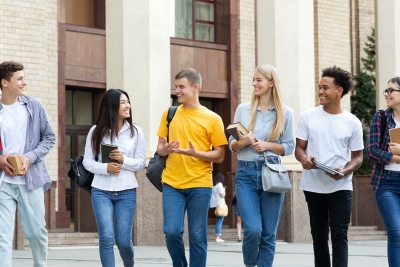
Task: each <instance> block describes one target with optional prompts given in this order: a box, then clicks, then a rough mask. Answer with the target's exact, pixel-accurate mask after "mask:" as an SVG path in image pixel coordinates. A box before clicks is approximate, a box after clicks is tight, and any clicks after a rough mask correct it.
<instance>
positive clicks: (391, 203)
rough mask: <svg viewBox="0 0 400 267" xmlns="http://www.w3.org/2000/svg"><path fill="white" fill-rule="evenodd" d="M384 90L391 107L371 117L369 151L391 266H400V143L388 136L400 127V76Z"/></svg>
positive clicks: (388, 104)
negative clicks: (373, 166)
mask: <svg viewBox="0 0 400 267" xmlns="http://www.w3.org/2000/svg"><path fill="white" fill-rule="evenodd" d="M383 94H384V96H385V99H386V103H387V107H388V109H386V110H385V112H384V113H385V115H386V116H382V115H381V113H380V112H379V111H378V112H377V113H376V114H375V116H374V118H373V119H372V122H371V127H370V134H369V136H368V141H367V155H368V158H369V159H371V160H372V161H374V162H375V169H374V173H373V174H372V177H371V184H372V188H373V190H374V191H375V193H376V194H375V197H376V203H377V204H378V208H379V211H380V213H381V215H382V218H383V221H384V223H385V226H386V231H387V235H388V262H389V266H400V144H397V143H393V142H391V140H390V136H389V129H393V128H400V77H395V78H392V79H390V80H389V82H388V84H387V89H386V90H384V91H383ZM383 120H386V127H385V129H384V130H383V129H382V131H381V128H383V127H384V125H385V122H384V121H383ZM381 133H383V135H382V134H381Z"/></svg>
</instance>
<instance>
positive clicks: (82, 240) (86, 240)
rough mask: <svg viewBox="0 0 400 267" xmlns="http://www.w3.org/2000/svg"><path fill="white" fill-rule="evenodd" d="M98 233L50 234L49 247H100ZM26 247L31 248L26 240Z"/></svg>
mask: <svg viewBox="0 0 400 267" xmlns="http://www.w3.org/2000/svg"><path fill="white" fill-rule="evenodd" d="M98 245H99V238H98V235H97V233H75V232H68V233H54V232H49V247H63V246H64V247H65V246H98ZM24 247H25V248H29V241H28V240H27V239H26V238H25V239H24Z"/></svg>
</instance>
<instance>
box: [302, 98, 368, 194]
mask: <svg viewBox="0 0 400 267" xmlns="http://www.w3.org/2000/svg"><path fill="white" fill-rule="evenodd" d="M296 138H298V139H301V140H304V141H308V143H307V149H306V154H307V155H308V156H313V157H315V158H316V159H317V160H318V161H319V162H321V163H322V164H325V165H328V166H330V167H332V168H343V167H344V166H345V165H346V164H347V163H348V162H349V161H350V151H359V150H363V149H364V142H363V134H362V125H361V122H360V120H359V119H358V118H357V117H356V116H354V115H353V114H351V113H350V112H348V111H346V110H343V112H342V113H340V114H329V113H327V112H325V111H324V109H323V107H322V106H319V107H316V108H312V109H309V110H307V111H305V112H303V113H302V114H301V116H300V119H299V124H298V126H297V133H296ZM352 177H353V174H349V175H347V176H345V177H343V178H342V179H340V180H337V181H336V180H334V179H332V178H331V177H329V176H328V175H326V174H325V172H324V171H322V170H319V169H312V170H305V169H303V173H302V176H301V182H300V189H301V190H305V191H310V192H315V193H333V192H336V191H339V190H353V185H352V182H351V179H352Z"/></svg>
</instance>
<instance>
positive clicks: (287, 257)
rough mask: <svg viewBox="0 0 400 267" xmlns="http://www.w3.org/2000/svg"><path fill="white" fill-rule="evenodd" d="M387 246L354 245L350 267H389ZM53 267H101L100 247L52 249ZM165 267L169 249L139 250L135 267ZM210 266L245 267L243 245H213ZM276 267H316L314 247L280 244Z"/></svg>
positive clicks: (20, 265)
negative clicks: (314, 263)
mask: <svg viewBox="0 0 400 267" xmlns="http://www.w3.org/2000/svg"><path fill="white" fill-rule="evenodd" d="M386 244H387V243H386V241H370V242H367V241H365V242H350V243H349V267H368V266H371V267H385V266H388V263H387V258H386ZM331 251H332V250H331ZM186 252H187V253H186V254H187V255H188V250H186ZM115 256H116V267H122V266H123V264H122V260H121V258H120V256H119V253H118V249H117V248H115ZM32 265H33V260H32V253H31V250H30V249H26V250H19V251H13V266H14V267H25V266H26V267H28V266H29V267H30V266H32ZM53 266H56V267H59V266H60V267H63V266H76V267H94V266H96V267H98V266H101V263H100V259H99V252H98V247H93V246H92V247H89V246H87V247H50V248H49V254H48V267H53ZM165 266H172V262H171V259H170V257H169V254H168V251H167V249H166V248H165V247H147V246H146V247H135V267H165ZM207 266H210V267H211V266H224V267H235V266H241V267H243V266H244V265H243V260H242V252H241V243H233V242H232V243H229V242H225V243H215V242H209V245H208V257H207ZM273 266H280V267H289V266H290V267H293V266H296V267H312V266H314V265H313V250H312V245H311V244H299V243H296V244H293V243H277V247H276V255H275V261H274V265H273ZM193 267H195V266H193Z"/></svg>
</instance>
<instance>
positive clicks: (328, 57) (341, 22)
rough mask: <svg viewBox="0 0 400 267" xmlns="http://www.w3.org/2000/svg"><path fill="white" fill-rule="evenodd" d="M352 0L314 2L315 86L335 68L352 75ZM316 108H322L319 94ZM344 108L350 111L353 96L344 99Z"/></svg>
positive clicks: (320, 0) (316, 0)
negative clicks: (325, 71)
mask: <svg viewBox="0 0 400 267" xmlns="http://www.w3.org/2000/svg"><path fill="white" fill-rule="evenodd" d="M350 2H351V1H350V0H315V1H314V34H315V39H314V42H315V83H316V84H318V83H319V80H320V79H321V70H322V69H324V68H326V67H330V66H333V65H336V66H338V67H341V68H343V69H345V70H348V71H351V70H352V68H351V66H352V65H351V39H350V31H351V28H350V12H351V8H350V4H351V3H350ZM315 103H316V105H318V104H319V101H318V96H317V94H316V99H315ZM342 107H343V108H345V109H346V110H348V111H350V94H348V95H346V96H344V97H343V99H342Z"/></svg>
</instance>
